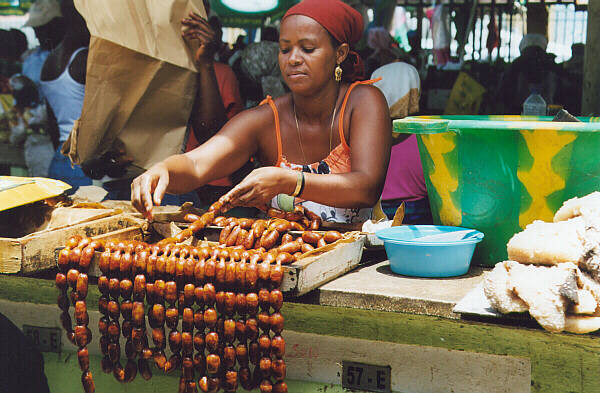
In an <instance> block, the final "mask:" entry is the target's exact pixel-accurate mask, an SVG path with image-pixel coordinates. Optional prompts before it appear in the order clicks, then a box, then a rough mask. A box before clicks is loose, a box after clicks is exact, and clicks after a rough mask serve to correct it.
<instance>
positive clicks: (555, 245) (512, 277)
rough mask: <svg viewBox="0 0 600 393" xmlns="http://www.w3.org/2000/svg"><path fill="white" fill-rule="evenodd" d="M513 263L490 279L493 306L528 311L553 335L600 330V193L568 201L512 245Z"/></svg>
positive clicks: (492, 273)
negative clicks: (551, 216) (562, 332)
mask: <svg viewBox="0 0 600 393" xmlns="http://www.w3.org/2000/svg"><path fill="white" fill-rule="evenodd" d="M507 249H508V258H509V260H508V261H504V262H501V263H498V264H496V266H495V267H494V269H493V270H492V271H490V272H488V273H486V275H485V277H484V292H485V295H486V297H487V298H488V300H489V302H490V304H491V305H492V306H493V307H494V308H495V309H497V310H498V311H500V312H502V313H511V312H525V311H529V314H530V315H531V316H532V317H533V318H535V319H536V321H537V322H538V323H539V324H540V325H541V326H542V327H543V328H544V329H546V330H548V331H551V332H561V331H567V332H572V333H589V332H593V331H595V330H598V329H600V192H594V193H592V194H589V195H587V196H585V197H582V198H573V199H570V200H568V201H566V202H565V203H564V204H563V206H562V207H561V208H560V209H559V210H558V211H557V212H556V214H555V216H554V222H543V221H534V222H533V223H531V224H529V225H527V227H526V228H525V230H524V231H522V232H520V233H517V234H516V235H514V236H513V237H512V238H511V239H510V240H509V242H508V245H507Z"/></svg>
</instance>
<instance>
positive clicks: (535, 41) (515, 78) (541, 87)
mask: <svg viewBox="0 0 600 393" xmlns="http://www.w3.org/2000/svg"><path fill="white" fill-rule="evenodd" d="M547 46H548V39H546V37H544V36H543V35H541V34H525V35H524V36H523V39H522V40H521V43H520V44H519V51H520V52H521V55H520V56H519V57H517V58H516V59H515V60H514V61H513V62H512V64H510V65H509V66H508V68H507V70H506V72H505V73H504V75H503V76H502V79H501V81H500V85H499V89H498V103H499V108H498V112H497V113H499V114H503V115H518V114H521V112H522V110H523V102H525V100H526V99H527V97H529V95H530V94H531V93H532V92H533V91H537V92H538V93H539V94H540V95H541V96H542V97H543V98H544V100H545V101H546V104H548V105H549V104H560V103H562V102H561V101H563V100H562V98H561V97H560V96H559V90H560V75H561V69H560V66H559V65H558V64H556V62H555V61H554V58H555V56H554V55H552V54H549V53H547V52H546V47H547ZM567 110H568V108H567Z"/></svg>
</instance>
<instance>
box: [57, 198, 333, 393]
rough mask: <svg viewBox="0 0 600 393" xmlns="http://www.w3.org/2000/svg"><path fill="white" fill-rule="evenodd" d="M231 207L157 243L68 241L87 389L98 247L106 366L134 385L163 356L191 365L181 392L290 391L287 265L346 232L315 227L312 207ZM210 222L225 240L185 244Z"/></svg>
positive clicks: (65, 294) (74, 337)
mask: <svg viewBox="0 0 600 393" xmlns="http://www.w3.org/2000/svg"><path fill="white" fill-rule="evenodd" d="M221 210H222V205H221V203H220V202H216V203H214V204H213V205H212V206H211V207H210V208H209V211H208V212H207V213H205V214H203V215H202V216H197V215H194V214H187V215H186V216H185V220H186V221H188V222H189V223H190V224H189V226H188V228H187V229H184V230H183V231H181V232H179V233H178V234H177V235H175V236H173V237H169V238H165V239H163V240H161V241H159V242H157V243H155V244H147V243H144V242H140V241H122V240H106V241H99V240H92V239H90V238H82V237H81V236H73V237H71V238H70V239H68V241H67V243H66V245H65V248H63V249H62V250H61V251H60V253H59V255H58V268H59V272H58V273H57V274H56V286H57V287H58V289H59V295H58V306H59V308H60V309H61V321H62V325H63V327H64V329H65V330H66V331H67V337H68V339H69V341H71V342H72V343H73V344H74V345H76V346H77V347H78V352H77V357H78V360H79V365H80V368H81V370H82V376H81V380H82V384H83V388H84V391H85V392H86V393H91V392H94V391H95V386H94V381H93V378H92V374H91V372H90V370H89V353H88V349H87V345H88V344H89V343H90V342H91V341H92V333H91V330H90V329H89V327H88V323H89V315H88V312H87V305H86V302H85V298H86V296H87V292H88V276H87V273H88V269H89V267H90V264H91V262H92V259H93V258H94V255H95V254H96V253H97V252H98V253H99V254H100V256H99V260H98V267H99V269H100V272H101V275H100V276H99V277H98V289H99V291H100V293H101V296H100V299H99V301H98V309H99V311H100V313H101V314H102V317H101V318H100V321H99V323H98V330H99V332H100V335H101V336H100V339H99V343H100V349H101V352H102V355H103V358H102V361H101V367H102V371H103V372H105V373H112V374H113V375H114V377H115V379H116V380H117V381H119V382H131V381H133V380H134V379H135V378H136V376H137V374H138V373H139V374H140V375H141V376H142V377H143V378H144V379H146V380H148V379H150V378H151V377H152V370H151V366H150V364H151V363H154V365H155V366H156V368H157V369H158V370H161V371H163V372H165V373H167V374H169V373H172V372H173V371H174V370H176V369H181V377H180V380H179V392H185V393H192V392H197V391H198V389H199V390H200V391H201V392H204V393H207V392H217V391H219V390H220V389H223V391H225V392H235V391H236V390H237V388H238V384H239V385H241V386H242V387H243V388H244V389H246V390H252V389H254V388H256V387H258V388H259V389H260V391H261V392H262V393H268V392H273V393H284V392H287V384H286V383H285V381H284V380H285V375H286V365H285V361H284V359H283V357H284V354H285V340H284V339H283V337H282V335H281V333H282V331H283V325H284V318H283V316H282V314H281V313H280V310H281V307H282V305H283V293H282V292H281V290H280V287H281V283H282V280H283V268H282V265H286V264H289V263H292V262H294V261H295V260H297V259H298V258H300V257H301V256H302V255H303V254H304V253H306V252H310V251H312V250H314V249H315V248H318V247H322V246H325V245H327V244H330V243H333V242H336V241H337V240H339V239H341V238H342V235H341V234H340V233H339V232H337V231H327V232H325V233H324V234H320V233H317V232H315V231H317V230H319V229H320V227H321V220H320V217H319V216H317V215H315V214H313V213H311V212H309V211H306V210H304V209H303V208H302V207H297V208H296V209H295V210H294V211H293V212H282V211H278V210H275V209H270V210H269V212H268V215H269V217H270V218H269V219H256V220H254V219H249V218H234V217H224V216H220V215H219V214H220V213H221ZM209 225H217V226H220V227H222V229H221V232H220V236H219V244H218V245H217V244H203V245H201V246H199V247H192V246H189V245H186V244H181V243H183V242H184V241H185V240H186V239H188V238H190V237H192V236H194V234H196V233H198V232H200V231H202V230H203V229H205V228H206V227H207V226H209ZM290 231H301V236H297V237H296V238H295V237H294V236H293V235H292V234H291V233H290ZM296 234H297V233H296ZM69 287H70V288H71V292H70V293H69ZM145 303H147V310H148V315H147V318H146V304H145ZM70 304H72V305H73V306H74V308H75V310H74V316H75V322H76V325H75V327H73V326H72V321H71V317H70V314H69V307H70ZM180 321H181V330H178V328H179V326H180V325H179V322H180ZM148 328H149V329H150V331H148ZM167 329H168V330H169V333H168V334H167ZM121 334H122V335H123V337H124V339H125V342H126V344H125V358H126V360H125V359H123V362H125V366H123V363H122V360H121V348H120V344H119V339H120V336H121ZM148 334H150V337H151V339H152V343H153V347H152V348H150V343H149V340H148ZM167 342H168V346H169V352H170V356H167V352H166V349H167ZM251 367H252V368H253V370H251Z"/></svg>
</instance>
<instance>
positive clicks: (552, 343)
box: [0, 253, 600, 393]
mask: <svg viewBox="0 0 600 393" xmlns="http://www.w3.org/2000/svg"><path fill="white" fill-rule="evenodd" d="M365 259H366V260H367V262H364V263H363V264H362V265H361V267H359V268H358V269H356V270H354V271H352V272H350V273H348V274H346V275H344V276H342V277H340V278H338V279H336V280H334V281H332V282H330V283H328V284H325V285H324V286H322V287H321V288H320V289H319V290H315V291H312V292H310V293H309V294H307V295H305V296H303V297H301V298H298V299H295V300H293V301H290V302H286V304H285V305H284V307H283V309H282V312H283V314H284V317H285V319H286V322H285V329H286V330H285V331H284V337H285V339H286V343H287V346H286V363H287V365H288V367H287V375H288V378H287V380H288V383H289V386H290V392H302V393H313V392H314V393H317V392H325V391H327V392H334V393H337V392H343V391H344V390H343V389H342V388H341V386H340V384H341V363H342V361H343V360H349V361H357V362H363V363H371V364H378V365H389V366H391V370H392V388H393V391H396V392H415V393H416V392H428V393H429V392H485V393H495V392H507V393H508V392H510V393H518V392H530V391H531V392H540V393H542V392H543V393H545V392H553V393H554V392H582V393H588V392H596V391H600V372H599V368H600V364H599V363H600V341H599V339H598V336H596V335H574V334H567V333H565V334H562V333H561V334H552V333H548V332H546V331H544V330H541V329H540V328H539V327H537V326H536V325H535V323H533V322H531V321H530V320H526V322H523V323H519V324H518V325H515V322H512V321H504V320H472V319H465V318H462V316H461V315H459V314H455V313H453V312H452V308H453V306H454V304H456V302H458V300H460V299H461V298H462V296H464V295H465V294H466V293H467V292H468V291H469V290H470V289H472V288H473V287H474V286H476V285H477V284H478V283H479V282H481V279H482V273H483V271H484V270H483V269H481V268H473V269H472V270H471V271H470V272H469V274H468V275H466V276H462V277H458V278H451V279H419V278H408V277H402V276H397V275H394V274H392V273H391V272H390V271H389V266H388V262H387V261H381V257H380V256H379V257H378V256H377V255H375V256H373V255H372V253H371V254H369V253H368V254H367V255H366V258H365ZM56 293H57V292H56V289H55V288H54V284H53V281H52V280H50V279H41V278H25V277H15V276H6V275H4V276H2V275H0V312H1V313H3V314H5V315H7V316H8V317H9V318H10V319H11V320H13V322H14V323H15V324H16V325H17V326H21V325H23V324H29V325H36V326H57V327H58V326H60V321H59V310H58V308H57V306H56V304H55V301H56ZM98 297H99V293H98V291H97V287H96V286H91V287H90V294H89V295H88V306H89V310H95V309H97V299H98ZM90 319H91V320H90V327H91V328H92V330H93V335H94V341H93V342H92V344H91V345H90V347H89V349H90V352H91V353H92V355H93V356H92V359H91V368H92V372H93V374H94V379H95V380H96V387H97V391H112V392H115V393H117V392H130V391H137V390H136V389H140V391H142V390H143V391H146V392H159V391H173V387H174V386H176V378H178V376H175V375H173V376H160V375H155V377H153V379H152V381H151V382H145V381H143V380H141V379H140V378H138V379H136V381H134V383H133V385H122V384H119V383H117V382H116V381H115V380H114V379H113V377H112V376H111V375H108V376H107V375H104V374H103V373H102V372H101V371H100V369H99V367H100V357H99V356H98V353H99V348H98V344H97V343H98V341H97V340H98V337H99V334H98V332H97V329H96V326H97V321H98V319H99V313H98V312H97V311H92V312H90ZM62 343H63V345H64V352H63V353H62V354H60V355H59V354H55V353H45V356H44V357H45V361H46V373H47V376H48V379H49V383H50V388H51V391H60V392H65V393H70V392H74V393H75V392H81V391H82V390H81V387H80V385H79V376H80V372H79V370H78V366H77V360H76V356H74V353H73V351H74V347H73V346H71V344H70V343H68V341H67V340H66V338H65V337H63V339H62ZM155 374H158V373H155ZM174 374H178V373H174ZM325 389H326V390H325ZM239 391H242V390H239Z"/></svg>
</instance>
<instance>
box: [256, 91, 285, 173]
mask: <svg viewBox="0 0 600 393" xmlns="http://www.w3.org/2000/svg"><path fill="white" fill-rule="evenodd" d="M265 103H266V104H269V106H270V107H271V109H272V110H273V116H274V117H275V137H276V138H277V163H276V164H275V166H280V165H281V159H282V157H283V148H282V145H281V129H280V128H279V112H278V111H277V107H276V106H275V102H274V101H273V99H272V98H271V96H267V97H266V98H265V99H264V100H262V101H261V102H260V104H259V105H263V104H265Z"/></svg>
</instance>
